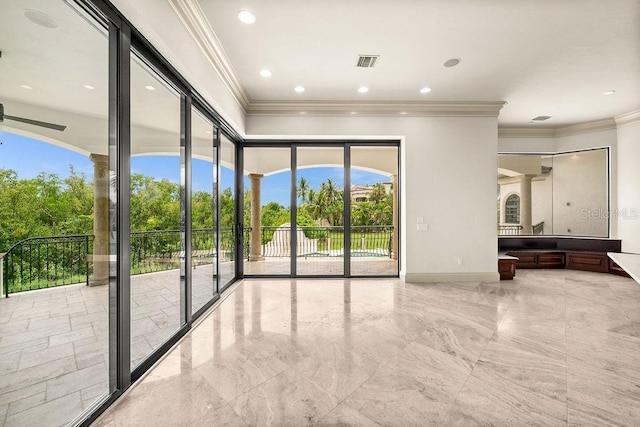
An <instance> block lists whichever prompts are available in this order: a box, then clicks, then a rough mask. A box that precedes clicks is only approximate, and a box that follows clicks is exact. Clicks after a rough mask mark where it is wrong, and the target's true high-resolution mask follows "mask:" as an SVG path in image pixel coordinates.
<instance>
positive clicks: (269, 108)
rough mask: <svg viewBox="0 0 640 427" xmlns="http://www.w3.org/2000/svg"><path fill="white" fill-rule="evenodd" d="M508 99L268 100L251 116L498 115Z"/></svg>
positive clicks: (253, 105) (250, 108)
mask: <svg viewBox="0 0 640 427" xmlns="http://www.w3.org/2000/svg"><path fill="white" fill-rule="evenodd" d="M504 104H505V103H504V102H502V101H499V102H445V101H442V102H438V101H434V102H370V103H361V102H349V101H344V102H322V101H308V102H284V101H282V102H266V101H254V102H251V103H250V104H249V106H248V108H247V115H248V116H298V115H300V114H304V115H307V116H350V117H353V116H365V117H366V116H398V117H412V116H414V117H415V116H420V117H497V116H498V113H499V112H500V110H501V109H502V107H503V106H504Z"/></svg>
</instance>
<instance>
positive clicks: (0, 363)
mask: <svg viewBox="0 0 640 427" xmlns="http://www.w3.org/2000/svg"><path fill="white" fill-rule="evenodd" d="M21 353H22V351H21V350H16V351H13V352H11V353H5V354H2V355H0V376H1V375H6V374H9V373H11V372H15V371H17V370H18V366H19V364H20V354H21Z"/></svg>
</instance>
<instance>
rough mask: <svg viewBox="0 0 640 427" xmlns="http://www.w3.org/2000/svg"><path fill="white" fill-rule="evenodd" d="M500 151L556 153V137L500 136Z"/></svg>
mask: <svg viewBox="0 0 640 427" xmlns="http://www.w3.org/2000/svg"><path fill="white" fill-rule="evenodd" d="M498 152H499V153H555V152H556V140H555V139H554V138H513V137H500V138H499V139H498Z"/></svg>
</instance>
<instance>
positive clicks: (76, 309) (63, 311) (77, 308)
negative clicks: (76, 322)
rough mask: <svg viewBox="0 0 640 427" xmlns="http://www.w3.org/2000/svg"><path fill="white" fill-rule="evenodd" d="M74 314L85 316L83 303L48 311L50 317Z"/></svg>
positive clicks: (85, 311)
mask: <svg viewBox="0 0 640 427" xmlns="http://www.w3.org/2000/svg"><path fill="white" fill-rule="evenodd" d="M74 314H87V306H86V305H84V303H83V302H81V303H77V304H72V305H67V306H65V307H54V308H51V309H50V310H49V315H50V317H56V316H64V315H74Z"/></svg>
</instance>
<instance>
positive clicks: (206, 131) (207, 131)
mask: <svg viewBox="0 0 640 427" xmlns="http://www.w3.org/2000/svg"><path fill="white" fill-rule="evenodd" d="M204 133H213V132H211V131H210V130H205V131H204Z"/></svg>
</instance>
